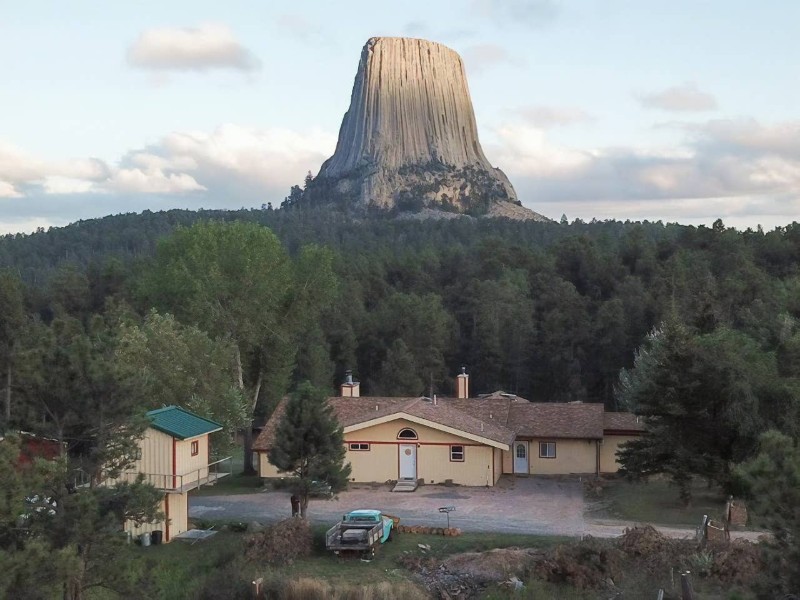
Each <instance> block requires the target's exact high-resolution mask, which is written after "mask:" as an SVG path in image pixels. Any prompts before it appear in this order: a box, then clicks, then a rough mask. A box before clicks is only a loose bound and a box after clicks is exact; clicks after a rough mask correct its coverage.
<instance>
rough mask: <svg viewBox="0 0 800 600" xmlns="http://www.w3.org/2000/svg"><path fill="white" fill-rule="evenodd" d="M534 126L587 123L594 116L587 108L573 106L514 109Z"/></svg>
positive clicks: (546, 126) (544, 126) (546, 127)
mask: <svg viewBox="0 0 800 600" xmlns="http://www.w3.org/2000/svg"><path fill="white" fill-rule="evenodd" d="M513 113H514V114H517V115H519V116H520V117H522V118H523V119H524V120H525V121H526V122H527V123H529V124H530V125H533V126H534V127H540V128H542V129H548V128H550V127H557V126H564V125H573V124H575V123H585V122H587V121H592V120H594V118H593V117H592V116H591V115H590V114H589V113H587V112H586V111H585V110H583V109H580V108H575V107H572V106H523V107H521V108H517V109H515V110H514V111H513Z"/></svg>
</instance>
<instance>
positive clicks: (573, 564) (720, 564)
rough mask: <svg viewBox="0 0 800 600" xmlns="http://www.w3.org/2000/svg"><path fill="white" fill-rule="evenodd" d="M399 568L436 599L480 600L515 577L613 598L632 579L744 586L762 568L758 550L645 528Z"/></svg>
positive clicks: (412, 561)
mask: <svg viewBox="0 0 800 600" xmlns="http://www.w3.org/2000/svg"><path fill="white" fill-rule="evenodd" d="M401 564H403V566H404V567H406V568H407V569H409V570H410V571H412V572H414V573H415V574H416V575H417V577H418V579H419V580H420V581H421V583H422V584H423V585H425V587H426V588H427V589H428V590H430V591H431V592H433V593H434V594H435V595H436V596H437V597H439V598H463V599H470V598H477V597H479V596H480V593H481V592H482V591H483V590H485V589H486V588H487V587H488V586H490V585H493V584H496V583H502V582H507V581H509V580H510V579H511V578H514V577H516V578H518V579H520V580H526V579H528V578H530V577H531V576H533V577H535V578H537V579H540V580H544V581H548V582H550V583H555V584H562V585H568V586H571V587H572V588H575V589H579V590H600V589H602V590H606V591H608V592H610V593H618V592H619V591H620V590H621V589H624V588H625V585H626V577H631V575H635V576H636V577H640V576H644V577H645V578H647V579H653V580H655V579H657V578H658V577H661V576H663V574H664V573H669V572H670V569H675V572H678V571H680V570H682V569H689V570H691V571H692V572H693V573H695V574H696V575H697V576H698V577H699V576H702V577H707V578H710V579H712V580H715V581H717V582H719V583H720V584H723V585H730V584H737V585H748V584H749V583H751V582H752V581H753V580H754V579H755V578H756V577H757V576H758V574H759V573H760V572H761V571H762V570H763V568H764V564H763V561H762V558H761V549H760V547H759V546H758V545H757V544H752V543H750V542H746V541H743V540H742V541H736V542H733V543H721V544H706V545H701V544H699V543H698V542H696V541H694V540H688V539H684V540H676V539H672V538H668V537H666V536H664V535H663V534H661V533H659V532H658V531H657V530H656V529H655V528H653V527H651V526H649V525H644V526H637V527H633V528H631V529H627V530H626V531H625V533H624V534H623V535H622V537H620V538H616V539H597V538H591V537H590V538H586V539H584V540H582V541H580V542H574V543H569V544H562V545H559V546H556V547H555V548H553V549H551V550H547V551H543V550H538V549H533V548H505V549H496V550H489V551H487V552H466V553H463V554H455V555H453V556H450V557H448V558H446V559H437V558H435V557H430V556H425V555H422V556H419V555H407V556H406V557H404V558H402V559H401Z"/></svg>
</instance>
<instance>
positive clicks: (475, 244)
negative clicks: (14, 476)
mask: <svg viewBox="0 0 800 600" xmlns="http://www.w3.org/2000/svg"><path fill="white" fill-rule="evenodd" d="M207 219H212V220H226V221H233V220H240V221H251V222H255V223H259V224H263V225H265V226H267V227H269V228H270V229H271V230H272V231H273V232H274V233H275V234H276V235H277V237H278V239H279V240H280V241H281V242H282V244H283V246H284V248H285V249H286V251H287V252H288V254H289V255H290V256H297V255H298V253H299V252H300V249H301V247H302V246H303V245H305V244H309V243H313V244H317V245H321V246H325V247H328V248H329V249H330V250H332V252H333V272H334V275H335V278H336V280H337V283H338V285H337V290H338V291H337V293H336V294H335V296H334V297H333V298H332V300H331V301H330V302H329V303H327V305H326V306H325V307H323V309H322V312H321V313H320V314H321V316H320V318H319V319H318V320H317V321H315V322H308V323H304V324H303V327H304V331H303V332H302V335H300V336H299V338H298V343H299V347H298V350H299V351H298V353H297V359H298V360H297V364H296V367H295V372H294V378H295V379H300V378H305V377H309V376H311V375H313V377H312V379H314V380H317V381H322V382H325V383H327V385H328V386H329V387H330V388H331V389H333V387H334V385H335V383H336V382H337V381H339V380H340V379H341V377H342V376H343V373H344V370H345V369H347V368H351V369H353V370H354V372H355V374H356V376H357V377H359V378H360V379H361V380H362V382H363V389H364V391H365V393H372V394H400V393H404V394H419V393H423V392H425V393H428V391H429V390H430V389H431V388H432V389H433V392H434V393H439V394H447V393H450V392H451V391H452V387H451V386H452V383H451V382H452V376H453V375H454V374H455V373H456V372H457V371H458V370H459V367H460V366H461V365H465V366H466V367H467V368H468V370H469V372H470V374H471V377H472V389H473V390H474V391H475V392H476V393H480V392H488V391H492V390H495V389H502V390H505V391H507V392H514V393H517V394H520V395H522V396H525V397H528V398H531V399H535V400H542V401H569V400H584V401H594V402H605V403H606V404H607V405H608V406H609V407H612V408H613V407H614V404H615V400H614V387H615V385H616V383H617V381H618V377H619V371H620V369H621V368H623V367H630V366H631V365H632V363H633V357H634V351H635V349H636V348H637V347H638V346H639V345H640V344H641V343H642V341H643V340H644V338H645V336H646V335H647V334H648V332H650V331H651V330H652V329H653V327H654V326H656V325H657V324H659V323H660V322H661V320H662V319H663V317H664V316H665V314H667V313H668V311H674V313H675V314H676V315H679V316H680V318H681V319H682V320H683V322H684V323H685V324H686V325H687V326H688V327H689V328H691V329H692V330H694V331H696V332H698V333H708V332H711V331H713V330H715V329H717V328H720V327H725V328H730V329H734V330H737V331H739V332H741V333H742V334H744V335H746V336H748V338H750V339H752V340H753V342H754V343H755V344H756V345H757V347H758V348H760V349H761V350H763V351H764V352H770V353H773V354H774V355H775V356H778V358H779V359H780V360H782V361H783V362H782V363H781V368H782V369H785V370H788V371H787V374H788V373H789V372H791V373H792V374H794V372H793V370H794V369H795V368H797V365H795V364H794V362H793V361H792V360H790V359H789V358H788V357H789V356H793V354H792V352H793V350H792V349H793V348H794V344H795V343H796V340H797V339H800V338H798V337H797V335H798V334H797V332H796V331H795V319H796V318H797V317H798V316H800V294H798V291H800V277H798V265H799V261H798V258H800V225H797V224H793V225H790V226H788V227H786V228H783V229H778V230H775V231H772V232H769V233H764V232H762V231H757V232H754V231H749V230H748V231H746V232H738V231H735V230H733V229H726V228H725V227H724V225H723V224H722V223H721V222H717V223H716V224H715V225H714V227H712V228H706V227H689V226H681V225H663V224H661V223H643V224H642V223H621V222H592V223H583V222H580V221H575V222H573V223H572V224H567V223H566V222H562V223H561V224H557V223H531V222H514V221H507V220H483V219H481V220H474V219H457V220H442V221H403V220H366V221H359V222H353V221H351V220H349V219H347V218H346V217H345V216H343V215H341V214H340V213H336V212H327V211H286V210H281V211H272V210H250V211H232V212H225V211H200V212H188V211H170V212H167V213H150V212H145V213H144V214H141V215H133V214H129V215H120V216H115V217H107V218H105V219H100V220H95V221H86V222H80V223H76V224H73V225H71V226H68V227H65V228H60V229H52V230H50V231H48V232H39V233H36V234H33V235H17V236H5V237H4V238H2V240H0V267H5V268H6V269H7V270H8V272H9V273H10V274H11V275H13V276H18V277H19V278H20V279H21V281H22V283H23V287H24V292H25V293H24V301H25V312H26V313H28V314H37V315H39V316H40V317H41V318H42V320H43V321H44V322H45V323H46V322H48V321H49V320H50V319H52V318H53V315H54V314H55V313H56V312H58V311H61V312H66V313H69V314H72V315H84V316H85V315H88V314H94V313H98V314H99V313H101V312H103V311H104V310H105V309H106V307H107V306H108V303H109V301H111V300H112V299H113V301H114V303H115V304H118V303H119V302H120V301H125V302H126V303H127V304H129V305H130V306H132V307H134V308H135V310H136V312H138V314H140V315H144V314H146V312H147V311H148V310H149V309H150V308H151V305H152V302H151V299H149V298H148V295H147V294H146V293H143V291H142V280H143V275H144V274H146V273H147V272H148V270H149V269H150V268H151V266H152V260H153V258H152V257H153V253H154V249H155V246H156V242H157V241H158V240H159V239H160V238H162V237H164V236H167V235H169V234H170V232H172V231H173V230H174V229H175V228H176V227H178V226H188V225H190V224H191V223H193V222H195V221H198V220H207ZM159 308H160V309H161V310H162V311H165V312H175V310H174V309H173V310H169V308H170V307H169V306H164V305H162V306H160V307H159ZM192 324H196V323H192ZM275 391H276V392H277V390H275ZM265 400H266V402H265V403H264V406H269V405H270V404H271V402H272V401H273V400H274V399H265Z"/></svg>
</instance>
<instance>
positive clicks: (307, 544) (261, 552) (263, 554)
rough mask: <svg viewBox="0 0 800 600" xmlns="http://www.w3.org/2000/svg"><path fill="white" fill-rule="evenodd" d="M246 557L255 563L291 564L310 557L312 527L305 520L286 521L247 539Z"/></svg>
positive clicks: (293, 519)
mask: <svg viewBox="0 0 800 600" xmlns="http://www.w3.org/2000/svg"><path fill="white" fill-rule="evenodd" d="M246 544H247V549H246V550H245V556H246V557H247V559H248V560H250V561H253V562H266V563H270V564H281V565H283V564H291V563H292V562H293V561H294V560H296V559H298V558H301V557H304V556H310V555H311V551H312V549H313V535H312V533H311V526H310V525H309V523H308V521H306V520H305V519H297V518H292V519H286V520H285V521H281V522H279V523H275V525H270V526H269V527H266V528H264V530H263V531H259V532H258V533H255V534H253V535H251V536H249V537H248V538H247V541H246Z"/></svg>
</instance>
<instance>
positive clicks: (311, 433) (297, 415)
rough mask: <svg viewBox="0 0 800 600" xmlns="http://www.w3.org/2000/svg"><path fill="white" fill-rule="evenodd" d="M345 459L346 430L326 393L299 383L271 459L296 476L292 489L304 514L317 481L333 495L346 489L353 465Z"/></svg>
mask: <svg viewBox="0 0 800 600" xmlns="http://www.w3.org/2000/svg"><path fill="white" fill-rule="evenodd" d="M344 458H345V448H344V433H343V432H342V427H341V426H340V425H339V424H338V423H337V422H336V418H335V417H334V415H333V412H332V410H331V408H330V406H329V405H328V404H327V402H326V398H325V394H324V392H323V391H322V390H320V389H318V388H315V387H314V386H313V385H311V384H310V383H308V382H305V383H302V384H300V385H299V386H298V388H297V391H296V392H295V393H294V394H292V395H291V397H290V398H289V399H288V401H287V402H286V410H285V412H284V415H283V419H282V420H281V422H280V423H279V424H278V428H277V431H276V432H275V444H274V445H273V447H272V448H271V449H270V451H269V462H271V463H272V464H273V465H275V466H276V467H278V470H279V471H281V472H283V473H288V474H290V475H291V476H292V477H293V478H294V481H293V483H292V488H293V489H292V491H293V492H294V493H295V494H297V495H298V496H299V497H300V516H301V517H303V518H305V516H306V509H307V508H308V498H309V496H310V493H311V491H312V489H313V487H314V485H315V482H318V483H322V484H327V485H329V486H330V490H331V493H333V494H336V493H337V492H340V491H342V490H343V489H345V487H346V486H347V480H348V478H349V477H350V465H349V464H344Z"/></svg>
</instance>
